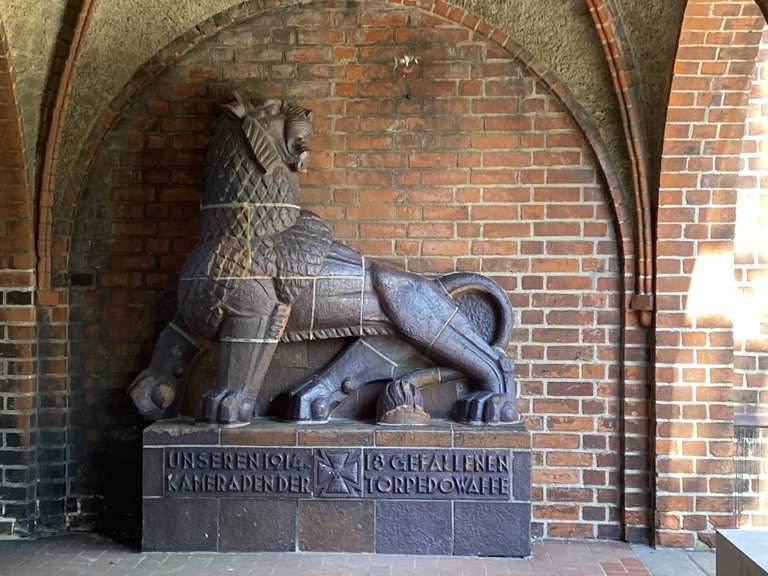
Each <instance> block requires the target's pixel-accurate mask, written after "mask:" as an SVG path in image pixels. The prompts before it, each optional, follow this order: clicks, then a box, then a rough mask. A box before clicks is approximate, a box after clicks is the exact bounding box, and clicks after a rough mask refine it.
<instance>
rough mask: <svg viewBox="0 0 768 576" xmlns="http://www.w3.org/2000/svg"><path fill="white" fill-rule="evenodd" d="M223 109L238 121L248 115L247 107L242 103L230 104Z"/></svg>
mask: <svg viewBox="0 0 768 576" xmlns="http://www.w3.org/2000/svg"><path fill="white" fill-rule="evenodd" d="M222 108H224V110H225V111H226V112H229V113H230V114H232V116H234V117H235V118H238V119H242V118H244V117H245V114H246V107H245V104H243V103H242V102H230V103H229V104H224V105H223V106H222Z"/></svg>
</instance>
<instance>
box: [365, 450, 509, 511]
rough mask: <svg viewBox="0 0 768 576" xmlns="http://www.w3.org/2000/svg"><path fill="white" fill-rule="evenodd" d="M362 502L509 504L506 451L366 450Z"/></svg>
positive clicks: (507, 456)
mask: <svg viewBox="0 0 768 576" xmlns="http://www.w3.org/2000/svg"><path fill="white" fill-rule="evenodd" d="M364 461H365V462H364V463H365V469H364V472H363V474H364V483H363V488H364V493H365V496H366V497H367V498H398V499H400V498H419V499H425V498H429V499H450V500H509V498H510V493H511V488H510V470H511V459H510V454H509V452H508V451H506V450H460V449H459V450H457V449H453V450H450V449H446V450H433V449H411V450H404V449H390V450H387V449H366V450H365V455H364Z"/></svg>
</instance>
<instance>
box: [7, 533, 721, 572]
mask: <svg viewBox="0 0 768 576" xmlns="http://www.w3.org/2000/svg"><path fill="white" fill-rule="evenodd" d="M633 548H634V549H633ZM633 548H631V547H629V546H628V545H626V544H622V543H618V542H555V541H546V542H537V543H535V544H534V546H533V558H531V559H527V560H517V559H515V560H505V559H499V558H438V557H434V556H376V555H366V554H307V553H304V554H285V553H279V554H278V553H262V554H209V553H197V554H165V553H152V554H142V553H138V552H136V551H134V550H132V549H131V548H128V547H126V546H123V545H120V544H116V543H114V542H112V541H110V540H106V539H104V538H100V537H98V536H94V535H89V534H79V535H70V536H62V537H58V538H48V539H40V540H36V541H18V540H7V541H0V576H124V575H125V576H128V575H129V574H130V575H131V576H165V575H169V576H170V575H173V574H182V575H183V576H217V575H225V574H237V575H238V576H241V575H242V576H271V575H274V576H298V575H301V576H366V575H368V576H398V575H416V574H418V575H425V576H427V575H434V576H518V575H520V576H523V575H529V576H619V575H622V574H623V575H634V576H642V575H653V576H656V575H658V576H667V575H671V574H674V575H675V576H705V575H712V574H714V570H713V569H712V570H711V571H707V566H709V564H711V565H712V566H713V565H714V555H713V554H708V555H702V554H704V553H702V554H699V555H696V553H685V552H676V551H661V554H660V553H659V551H656V550H651V549H649V548H644V547H633ZM638 556H639V557H640V558H643V560H644V561H646V562H647V563H648V564H647V565H648V566H649V567H650V568H651V571H650V572H649V571H648V569H646V568H645V567H644V566H643V562H641V560H640V559H639V557H638ZM710 560H711V562H710ZM689 569H690V570H699V571H698V572H696V571H690V570H689ZM657 570H658V571H657ZM686 570H687V571H686Z"/></svg>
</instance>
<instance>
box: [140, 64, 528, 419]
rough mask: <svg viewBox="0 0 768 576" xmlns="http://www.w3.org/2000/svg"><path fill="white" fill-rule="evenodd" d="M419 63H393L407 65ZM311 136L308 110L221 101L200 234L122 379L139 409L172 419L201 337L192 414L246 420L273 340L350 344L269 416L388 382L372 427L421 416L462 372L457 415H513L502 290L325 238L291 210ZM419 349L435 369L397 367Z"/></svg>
mask: <svg viewBox="0 0 768 576" xmlns="http://www.w3.org/2000/svg"><path fill="white" fill-rule="evenodd" d="M416 63H417V60H416V59H415V58H413V57H408V58H407V59H406V60H405V64H406V65H407V68H409V69H412V68H413V66H414V65H415V64H416ZM311 134H312V113H311V111H309V110H307V109H305V108H302V107H301V106H296V105H291V104H288V103H286V102H283V101H280V100H266V101H261V100H251V99H245V98H242V97H240V96H238V99H237V101H236V102H233V103H231V104H229V105H227V106H225V107H224V115H223V117H222V119H221V121H220V122H219V124H218V126H217V128H216V130H215V132H214V134H213V136H212V138H211V141H210V143H209V146H208V150H207V156H206V175H205V190H204V193H203V200H202V204H201V234H200V240H199V242H198V244H197V245H196V246H195V247H194V248H193V250H192V251H191V252H190V253H189V255H188V256H187V259H186V261H185V263H184V265H183V267H182V270H181V275H180V280H179V287H178V309H177V311H176V315H175V317H174V319H173V321H172V322H171V323H169V324H168V326H167V327H166V328H165V329H164V330H163V331H162V333H161V334H160V336H159V338H158V341H157V343H156V346H155V350H154V353H153V356H152V359H151V362H150V365H149V366H148V367H147V368H146V369H145V370H144V371H142V372H141V373H140V374H139V375H138V376H137V377H136V379H135V380H134V382H133V383H132V384H131V387H130V389H129V394H130V395H131V397H132V399H133V401H134V403H135V404H136V406H137V408H138V409H139V411H140V412H141V413H142V414H143V415H144V416H145V417H146V418H149V419H153V420H157V419H161V418H168V417H173V416H175V415H177V414H178V411H179V405H180V402H179V400H180V397H181V393H182V388H183V386H184V373H185V371H186V369H187V366H188V365H189V364H190V363H191V361H192V360H193V358H194V357H195V356H196V355H197V354H198V353H199V352H200V350H201V349H202V348H203V343H204V342H206V341H213V340H217V341H218V342H219V368H218V375H217V382H216V383H215V386H214V387H213V388H212V389H211V390H209V391H208V392H206V393H205V394H204V395H203V398H202V403H201V408H200V417H201V418H202V419H204V420H207V421H211V422H218V423H222V424H232V423H238V422H249V421H250V420H251V418H252V417H253V416H254V413H255V411H256V409H257V399H258V397H259V392H260V390H261V387H262V384H263V382H264V378H265V375H266V372H267V369H268V367H269V364H270V362H271V360H272V356H273V354H274V352H275V349H276V347H277V345H278V344H279V343H280V342H303V341H309V340H321V339H329V338H354V340H353V341H352V342H351V343H350V344H349V345H348V346H347V347H346V348H345V349H344V350H343V351H342V352H341V353H339V355H338V356H337V357H336V358H334V359H333V360H332V361H331V363H330V364H329V365H328V366H326V367H325V368H323V369H322V370H320V371H318V372H317V373H315V374H313V375H311V376H310V377H309V378H308V379H307V380H305V381H304V382H302V383H301V384H300V385H299V386H297V387H295V388H294V389H292V390H290V391H288V392H287V393H286V394H285V395H284V398H283V404H282V407H280V408H278V410H277V412H278V413H279V415H280V416H281V417H283V418H287V419H291V420H297V421H303V422H307V421H315V422H316V421H325V420H327V419H328V418H329V417H330V416H331V414H332V412H333V410H334V409H335V408H336V407H337V406H338V405H339V404H340V403H341V402H343V401H344V400H345V399H347V398H348V397H350V396H351V395H352V394H353V392H355V391H356V390H358V389H359V388H360V387H362V386H365V385H366V384H369V383H372V382H381V381H385V382H389V383H390V384H389V385H388V386H386V388H385V391H384V393H383V396H382V398H381V400H380V402H379V416H380V418H381V421H382V422H386V423H391V424H419V423H426V422H428V421H429V415H428V414H427V413H426V412H425V410H424V408H423V406H422V395H421V390H422V388H423V387H424V386H431V385H433V384H437V385H441V384H442V383H444V382H446V381H449V380H454V379H455V378H456V377H457V376H459V377H466V378H468V379H470V380H471V381H472V382H473V384H474V386H475V391H473V392H471V393H469V394H467V395H465V396H464V397H462V398H460V399H459V400H458V402H456V404H455V407H454V416H455V418H456V419H457V420H459V421H463V422H468V423H486V424H493V423H502V422H512V421H515V420H517V419H518V414H517V410H516V407H515V399H516V396H517V394H516V385H515V379H514V363H513V361H512V359H511V358H509V357H508V356H507V354H506V352H505V349H506V347H507V345H508V344H509V341H510V337H511V334H512V323H513V314H512V308H511V305H510V302H509V299H508V297H507V294H506V292H504V290H503V289H502V288H501V287H500V286H499V285H498V284H496V283H495V282H494V281H492V280H491V279H490V278H488V277H486V276H483V275H481V274H476V273H470V272H457V273H452V274H446V275H443V276H441V277H438V278H426V277H424V276H421V275H419V274H415V273H412V272H408V271H406V270H402V269H399V268H395V267H393V266H389V265H387V264H384V263H382V262H376V261H373V260H371V259H367V258H366V257H365V256H363V255H361V254H359V253H358V252H356V251H354V250H352V249H351V248H349V247H347V246H345V245H343V244H341V243H339V242H337V241H335V240H334V238H333V234H332V232H331V229H330V228H329V227H328V226H327V225H326V224H325V222H323V220H322V219H321V218H320V217H319V216H317V215H315V214H313V213H312V212H309V211H307V210H304V209H302V208H301V206H299V205H298V195H299V180H298V173H299V172H303V171H304V170H305V169H306V165H307V162H308V160H309V151H308V148H307V146H306V139H307V138H309V136H311ZM379 336H386V338H376V337H379ZM416 353H421V354H422V355H423V356H424V357H426V358H427V359H428V360H429V361H430V362H431V364H432V366H433V367H432V368H429V369H426V370H423V371H418V372H414V371H413V369H409V364H408V359H409V358H411V357H413V356H414V354H416ZM278 406H280V405H279V404H278Z"/></svg>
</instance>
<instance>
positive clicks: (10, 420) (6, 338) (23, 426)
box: [0, 22, 36, 535]
mask: <svg viewBox="0 0 768 576" xmlns="http://www.w3.org/2000/svg"><path fill="white" fill-rule="evenodd" d="M12 72H13V71H12V68H11V61H10V55H9V52H8V45H7V43H6V38H5V32H4V28H3V26H2V22H0V535H3V534H10V533H13V532H18V533H24V532H27V531H29V530H30V529H31V527H32V523H33V520H32V518H33V501H34V497H35V494H34V490H35V482H34V479H35V461H36V452H35V438H36V434H35V428H36V416H35V394H36V377H35V374H36V362H35V354H36V344H35V339H36V327H35V307H34V286H35V273H34V253H33V239H32V216H31V215H32V206H31V198H30V194H29V187H28V181H27V175H26V174H27V172H26V154H25V149H24V139H23V137H22V132H21V122H20V119H19V115H18V111H17V107H16V98H15V86H14V82H13V74H12Z"/></svg>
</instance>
